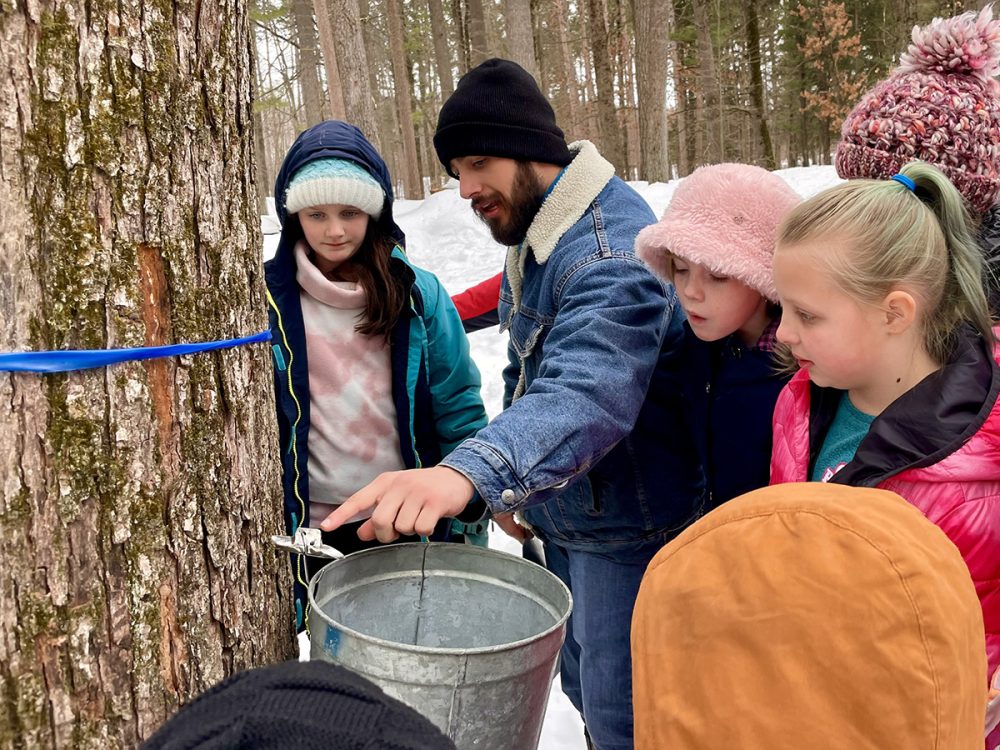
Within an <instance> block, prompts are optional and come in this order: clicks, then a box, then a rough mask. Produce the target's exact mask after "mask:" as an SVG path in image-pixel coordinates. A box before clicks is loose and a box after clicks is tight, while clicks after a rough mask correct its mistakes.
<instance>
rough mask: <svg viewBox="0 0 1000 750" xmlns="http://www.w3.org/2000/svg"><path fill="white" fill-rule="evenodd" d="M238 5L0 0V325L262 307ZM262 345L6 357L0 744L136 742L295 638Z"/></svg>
mask: <svg viewBox="0 0 1000 750" xmlns="http://www.w3.org/2000/svg"><path fill="white" fill-rule="evenodd" d="M246 10H247V6H246V4H244V3H239V2H229V0H201V2H199V3H193V2H178V3H174V4H164V3H162V2H144V0H123V1H122V2H118V3H111V4H109V3H107V2H101V1H99V2H97V3H96V4H95V3H91V2H83V1H82V0H67V1H63V0H48V1H47V2H45V1H43V2H25V0H6V1H4V2H0V350H4V351H11V350H20V351H28V350H46V349H84V348H94V349H103V348H113V347H115V348H116V347H126V346H147V345H158V344H164V343H179V342H192V341H203V340H212V339H222V338H231V337H236V336H241V335H246V334H250V333H254V332H257V331H261V330H263V329H264V328H265V327H266V316H265V310H266V306H265V300H264V293H263V279H262V272H261V260H260V237H259V218H258V210H257V205H256V192H255V190H254V189H253V170H254V167H253V158H252V153H253V118H252V110H251V102H250V98H251V97H250V90H251V79H252V76H253V67H252V65H253V53H252V48H251V46H250V45H251V35H250V32H249V22H248V18H247V15H246ZM268 357H269V351H268V348H267V345H265V344H256V345H252V346H244V347H240V348H237V349H231V350H227V351H222V352H215V353H212V354H198V355H193V356H187V357H183V358H178V359H158V360H149V361H147V362H145V363H136V362H131V363H126V364H121V365H116V366H112V367H109V368H107V369H99V370H88V371H81V372H77V373H70V374H60V375H34V374H13V375H12V374H9V373H0V747H3V748H20V747H30V748H36V747H58V748H114V747H133V746H134V745H135V744H136V743H137V742H138V741H140V740H142V739H144V738H145V737H148V736H149V735H150V734H151V733H152V732H153V731H154V730H155V728H156V727H157V726H158V725H159V724H160V723H162V721H163V720H164V719H165V718H166V717H167V716H169V715H170V714H171V713H172V712H173V711H174V709H175V708H176V707H177V706H178V704H179V703H181V702H183V701H185V700H187V699H189V698H190V697H192V696H193V695H195V694H197V693H199V692H201V691H202V690H203V689H204V688H206V687H207V686H208V685H210V684H212V683H214V682H216V681H218V680H219V679H221V678H223V677H225V676H227V675H228V674H230V673H232V672H234V671H236V670H239V669H242V668H244V667H249V666H253V665H256V664H261V663H266V662H273V661H277V660H280V659H285V658H288V657H289V656H291V655H292V651H293V649H294V645H295V641H294V638H293V634H292V627H291V623H292V618H291V612H290V606H289V601H288V599H289V596H288V594H289V589H290V586H289V582H288V574H287V571H286V562H285V560H284V559H283V557H282V556H279V555H276V554H275V553H274V552H273V551H272V549H271V548H270V546H269V544H268V541H267V537H268V535H270V534H272V533H276V532H278V530H279V528H280V526H281V521H280V487H279V481H278V471H279V469H278V466H277V464H276V458H275V457H276V455H277V446H276V434H275V433H276V430H275V427H274V416H273V414H274V412H273V409H274V406H273V394H272V385H271V366H270V363H269V359H268Z"/></svg>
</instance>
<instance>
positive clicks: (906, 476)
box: [771, 336, 1000, 675]
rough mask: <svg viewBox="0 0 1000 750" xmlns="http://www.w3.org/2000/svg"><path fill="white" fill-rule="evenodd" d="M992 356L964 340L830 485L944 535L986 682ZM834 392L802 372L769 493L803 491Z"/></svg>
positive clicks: (993, 556) (997, 443)
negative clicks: (964, 573) (975, 625)
mask: <svg viewBox="0 0 1000 750" xmlns="http://www.w3.org/2000/svg"><path fill="white" fill-rule="evenodd" d="M998 355H1000V347H998V348H997V349H996V350H994V351H993V352H992V356H991V354H990V352H989V351H988V350H987V348H986V345H985V344H984V343H983V342H982V339H980V338H974V337H972V336H966V337H965V338H963V340H962V343H961V345H960V347H959V351H958V353H957V354H956V356H955V357H954V358H953V360H952V361H951V362H949V363H948V364H946V365H945V367H943V368H942V369H941V370H939V371H938V372H936V373H934V374H933V375H931V376H929V377H927V378H925V379H924V380H923V381H922V382H921V383H919V384H918V385H917V386H916V387H914V388H913V389H911V390H910V391H908V392H907V393H905V394H904V395H903V396H901V397H900V398H899V399H897V400H896V401H895V402H893V403H892V404H891V405H890V406H889V407H888V408H887V409H886V410H885V411H884V412H882V414H881V415H880V416H879V417H877V418H876V419H875V421H874V422H872V426H871V428H870V430H869V432H868V434H867V435H866V436H865V438H864V440H862V441H861V445H859V446H858V451H857V453H856V454H855V457H854V459H853V460H852V461H851V462H850V463H848V464H847V465H846V466H845V467H844V468H843V469H841V470H840V471H839V472H838V473H837V474H836V475H835V476H834V477H833V479H832V480H831V481H832V482H836V483H838V484H848V485H852V486H860V487H878V488H880V489H885V490H891V491H893V492H896V493H898V494H899V495H901V496H903V497H904V498H906V499H907V500H908V501H909V502H911V503H912V504H913V505H915V506H916V507H917V508H919V509H920V510H921V512H923V514H924V515H925V516H927V518H929V519H930V520H931V521H933V522H934V523H935V524H937V525H938V527H939V528H940V529H941V530H942V531H944V532H945V534H947V535H948V538H949V539H951V541H952V542H953V543H954V544H955V546H956V547H958V550H959V552H961V553H962V557H963V558H964V559H965V563H966V565H968V566H969V572H970V573H971V574H972V580H973V582H974V583H975V586H976V592H977V593H978V594H979V601H980V603H981V604H982V607H983V619H984V621H985V624H986V651H987V655H988V657H989V674H991V675H992V674H993V673H994V671H995V670H996V669H997V667H998V665H1000V402H998V400H997V396H998V393H1000V369H998V367H997V361H996V360H997V359H998ZM841 393H842V392H841V391H835V390H834V389H829V388H819V387H816V386H812V385H811V383H810V381H809V376H808V373H807V372H805V371H800V372H798V373H796V375H795V377H793V378H792V380H791V381H790V382H789V383H788V385H787V386H785V389H784V390H783V391H782V392H781V395H780V396H779V397H778V402H777V404H776V406H775V409H774V447H773V449H772V453H771V484H781V483H783V482H805V481H808V480H809V479H810V473H811V466H812V463H813V461H815V459H816V454H817V453H818V451H819V448H820V446H821V445H822V439H823V437H824V436H825V434H826V430H827V429H828V428H829V424H830V421H831V420H832V419H833V414H834V412H835V411H836V405H837V403H838V401H839V398H840V394H841Z"/></svg>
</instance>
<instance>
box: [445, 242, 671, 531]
mask: <svg viewBox="0 0 1000 750" xmlns="http://www.w3.org/2000/svg"><path fill="white" fill-rule="evenodd" d="M559 295H560V300H559V302H560V304H559V309H558V313H557V315H556V320H555V323H554V324H553V326H552V328H551V330H550V331H549V333H548V336H547V337H546V338H545V340H544V343H543V345H544V356H543V358H542V361H541V365H540V368H539V370H538V373H537V374H536V377H535V378H534V380H533V381H532V383H531V385H530V387H529V388H528V389H527V391H526V392H525V393H524V394H523V395H522V396H521V398H519V399H518V400H517V401H515V402H514V403H513V404H512V405H511V406H510V408H508V409H506V410H505V411H504V412H503V413H501V414H500V415H498V416H497V417H496V418H495V419H494V420H493V421H492V422H491V423H490V424H488V425H487V426H486V427H485V428H483V429H482V430H480V431H479V432H478V433H477V434H476V436H475V437H473V438H471V439H469V440H467V441H465V442H464V443H462V444H461V445H460V446H459V447H458V448H457V449H456V450H455V451H454V452H453V453H452V454H451V455H450V456H448V458H447V459H446V460H445V461H444V465H445V466H448V467H451V468H453V469H455V470H457V471H459V472H460V473H462V474H463V475H464V476H465V477H466V478H468V479H469V480H470V481H471V482H472V483H473V484H474V485H475V486H476V487H477V488H478V490H479V492H480V494H481V495H482V497H483V498H484V499H485V500H486V502H487V504H489V506H490V508H491V510H493V511H494V513H503V512H506V511H510V510H514V509H516V508H519V507H523V506H526V505H534V504H537V503H541V502H545V501H546V500H547V499H549V498H550V497H552V496H553V495H554V494H555V493H556V492H557V491H558V490H559V489H561V488H562V487H564V486H565V485H566V484H567V483H568V482H569V481H571V480H572V479H574V478H576V477H577V476H578V475H580V474H582V473H585V472H586V471H588V470H589V469H590V468H591V467H592V466H593V465H594V464H595V463H596V462H597V461H599V460H600V459H601V458H602V457H603V456H604V455H605V454H606V453H607V452H608V451H610V450H611V449H612V448H613V447H614V446H615V445H616V444H617V443H618V442H619V441H620V440H621V439H622V438H624V437H625V436H626V435H628V433H629V432H631V430H632V428H633V426H634V425H635V420H636V418H637V417H638V414H639V410H640V409H641V407H642V404H643V402H644V400H645V397H646V391H647V389H648V387H649V382H650V379H651V377H652V374H653V370H654V369H655V367H656V363H657V359H658V356H659V350H660V343H661V340H662V336H663V333H664V331H665V330H666V327H667V325H668V323H669V321H670V315H671V314H672V302H671V301H668V299H667V296H666V293H665V291H664V289H663V286H662V285H661V284H660V282H659V281H658V280H657V279H656V278H655V277H653V275H652V274H651V273H650V272H649V270H648V269H646V268H645V266H643V265H642V264H641V263H640V262H639V261H638V260H636V259H635V258H634V257H632V256H630V255H629V256H625V255H617V256H613V257H605V258H599V259H594V260H591V261H588V262H586V263H585V264H583V265H581V266H580V267H579V268H577V269H575V270H574V271H573V272H572V273H571V274H570V275H569V276H568V278H567V279H566V281H565V283H564V285H563V288H562V289H561V290H559Z"/></svg>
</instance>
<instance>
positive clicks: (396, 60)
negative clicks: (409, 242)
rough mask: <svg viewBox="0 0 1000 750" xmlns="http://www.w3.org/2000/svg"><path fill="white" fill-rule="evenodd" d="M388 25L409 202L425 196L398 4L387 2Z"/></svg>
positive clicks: (404, 177)
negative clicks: (418, 162) (418, 158)
mask: <svg viewBox="0 0 1000 750" xmlns="http://www.w3.org/2000/svg"><path fill="white" fill-rule="evenodd" d="M386 9H387V10H388V21H389V48H390V56H391V58H392V77H393V81H394V82H395V86H394V89H395V92H396V110H397V111H398V113H399V130H400V134H401V136H402V139H403V143H402V147H403V149H402V150H403V164H402V167H403V170H402V171H403V174H402V177H403V184H404V186H405V188H406V197H407V198H417V197H421V196H422V191H421V185H420V170H419V169H418V166H417V140H416V133H415V131H414V129H413V96H412V93H411V87H412V83H411V82H410V74H409V70H408V66H407V65H406V55H405V54H404V52H403V44H404V41H405V40H404V39H403V21H402V18H401V17H400V14H401V11H400V7H399V0H386Z"/></svg>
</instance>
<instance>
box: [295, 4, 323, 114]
mask: <svg viewBox="0 0 1000 750" xmlns="http://www.w3.org/2000/svg"><path fill="white" fill-rule="evenodd" d="M291 14H292V20H293V22H294V24H295V35H296V38H297V39H298V47H297V50H296V51H297V53H298V54H297V55H296V70H297V71H298V76H299V86H300V87H301V89H302V104H303V106H304V107H305V110H306V126H307V127H308V126H310V125H315V124H316V123H318V122H321V121H322V120H323V110H324V102H323V87H322V86H321V85H320V82H319V53H318V51H317V46H318V43H317V40H316V26H315V25H314V22H313V4H312V0H292V2H291Z"/></svg>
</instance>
